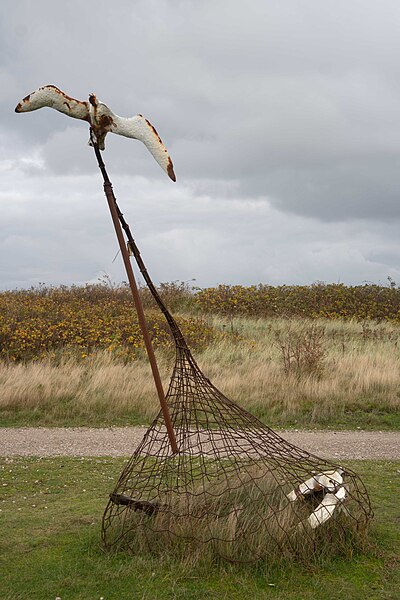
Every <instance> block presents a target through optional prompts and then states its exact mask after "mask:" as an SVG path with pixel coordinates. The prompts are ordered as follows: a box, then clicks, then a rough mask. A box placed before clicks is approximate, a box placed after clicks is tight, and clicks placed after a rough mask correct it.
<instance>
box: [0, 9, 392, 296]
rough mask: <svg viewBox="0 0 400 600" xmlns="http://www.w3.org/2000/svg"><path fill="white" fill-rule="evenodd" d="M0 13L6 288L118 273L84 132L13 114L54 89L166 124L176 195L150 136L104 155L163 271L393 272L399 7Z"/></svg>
mask: <svg viewBox="0 0 400 600" xmlns="http://www.w3.org/2000/svg"><path fill="white" fill-rule="evenodd" d="M0 16H1V17H2V18H1V19H0V22H1V23H2V25H1V26H0V57H1V59H0V60H1V62H0V169H1V171H0V175H1V177H2V184H3V185H2V192H1V195H0V199H1V202H2V215H3V219H2V231H1V244H2V248H3V256H4V253H5V252H6V253H7V256H10V254H12V259H11V260H10V259H9V258H8V259H7V261H6V262H5V266H4V268H3V267H2V281H3V282H4V283H3V284H2V285H3V287H4V286H5V287H7V286H9V285H11V286H12V285H24V282H25V283H31V282H34V281H37V280H42V279H47V280H48V281H50V280H51V281H63V282H72V281H78V280H79V281H85V280H90V279H93V277H96V273H98V272H99V273H100V272H101V271H102V270H106V269H109V270H110V271H111V272H112V273H113V274H114V275H115V277H116V278H117V279H118V277H119V278H121V277H123V273H122V270H121V269H120V268H119V267H118V266H117V261H116V263H114V264H110V261H111V260H112V258H110V257H111V256H114V254H115V253H114V250H115V243H114V241H113V237H112V232H110V227H109V223H108V221H107V216H106V215H104V206H103V205H102V208H101V210H102V211H103V213H102V214H103V217H101V218H100V216H99V220H97V217H96V218H95V219H93V213H92V212H91V211H95V210H98V208H99V205H98V202H101V200H100V198H99V192H100V194H101V183H100V178H99V174H98V173H96V170H97V167H96V163H95V160H94V156H93V151H92V150H91V149H90V148H88V147H87V146H86V142H87V137H88V132H87V126H86V124H84V123H81V122H75V121H73V120H70V119H67V118H66V117H65V116H64V115H60V114H59V113H56V112H55V111H52V110H50V109H44V110H40V111H37V112H35V113H30V114H23V115H18V114H15V113H14V112H13V109H14V106H15V105H16V103H17V101H19V100H20V99H21V98H22V97H23V96H25V95H26V94H27V93H29V92H30V91H32V90H34V89H35V88H37V87H38V86H39V85H42V84H46V83H53V84H55V85H58V86H59V87H61V88H62V89H64V90H65V91H66V92H67V93H69V94H71V95H73V96H75V97H77V98H80V99H85V98H86V97H87V95H88V93H89V92H91V91H94V92H96V93H97V95H98V96H99V97H100V98H101V99H102V100H104V101H105V102H106V103H107V104H109V105H110V107H111V108H112V109H113V110H114V111H115V112H117V113H118V114H121V115H132V114H135V113H137V112H142V113H143V114H145V115H146V116H147V117H148V118H149V119H150V120H151V121H152V122H153V123H154V125H155V126H156V127H157V129H158V130H159V133H160V134H161V137H162V138H163V140H164V141H165V143H166V145H167V147H168V148H169V150H170V152H171V155H172V157H173V159H174V163H175V166H176V173H177V176H178V183H177V184H176V185H175V186H173V185H172V184H171V183H170V182H169V181H168V180H166V178H165V175H164V173H163V172H162V171H161V170H160V169H159V167H158V165H157V164H156V163H155V162H154V161H153V159H152V158H151V156H150V155H149V154H148V152H147V150H146V149H145V148H144V146H143V145H141V144H140V143H139V142H132V141H131V140H126V139H123V138H119V137H118V136H112V135H109V136H108V138H107V150H106V153H105V160H106V162H107V166H108V167H109V169H110V174H111V175H112V178H113V179H114V181H115V184H116V185H115V187H116V191H117V194H118V197H119V198H120V200H121V203H122V204H125V203H127V206H128V207H130V206H131V202H133V201H134V203H135V205H136V206H137V212H136V210H135V211H134V213H133V219H134V220H135V228H136V227H137V231H139V232H141V234H142V237H141V239H142V243H143V244H144V247H145V249H146V252H147V253H148V256H149V258H150V260H151V261H152V263H153V264H154V267H153V269H152V271H153V272H154V273H155V278H158V279H161V280H164V281H165V280H168V279H177V278H182V279H189V278H192V277H197V278H198V279H199V280H201V282H202V284H207V283H210V282H213V283H217V282H219V281H232V282H234V281H238V282H242V283H251V282H253V283H254V282H257V281H261V280H265V281H266V280H268V281H272V282H274V283H279V282H283V281H285V282H286V283H290V282H301V281H306V282H311V281H313V280H314V279H325V280H338V279H342V280H346V281H358V282H359V281H362V280H364V279H370V280H378V279H381V280H382V279H385V277H386V276H387V275H388V274H390V275H391V276H393V277H394V278H396V276H397V274H398V266H399V264H400V263H399V260H398V259H399V252H398V250H397V245H396V223H398V220H399V216H400V215H399V206H400V203H399V201H398V198H399V195H400V184H399V178H398V163H399V157H400V136H399V135H398V131H399V129H400V112H399V110H398V106H399V101H400V83H399V82H400V65H399V62H398V59H397V57H398V54H399V49H400V48H399V46H400V41H399V36H398V27H397V23H398V20H399V17H400V5H399V4H398V3H397V2H394V1H389V0H384V1H383V2H381V3H379V5H378V3H375V2H372V1H363V2H361V0H353V1H351V2H348V1H344V0H339V1H338V2H335V3H333V4H328V3H321V2H319V1H318V0H312V1H309V2H307V3H303V2H298V1H296V0H292V1H288V2H285V3H282V2H280V1H279V2H278V0H276V1H272V2H268V3H267V2H264V1H261V0H259V1H255V2H252V3H250V4H248V5H246V6H244V5H243V3H240V2H236V1H234V2H232V1H230V2H228V0H216V1H214V2H202V3H197V2H193V1H185V2H183V1H177V0H175V1H173V0H170V1H167V0H153V1H147V0H146V1H145V0H138V1H135V2H133V3H132V2H128V0H125V1H121V2H119V3H118V6H115V5H111V4H110V3H109V2H106V1H105V0H100V1H99V2H96V3H90V2H89V3H81V2H78V1H77V0H71V1H70V2H69V3H68V4H66V5H63V6H62V7H61V6H59V5H58V4H57V3H54V2H50V0H42V1H41V2H40V3H31V2H28V1H27V0H22V1H21V2H18V3H13V2H11V0H5V1H4V2H3V3H2V5H1V6H0ZM141 196H143V199H142V198H141ZM55 206H56V207H57V210H56V212H53V211H54V210H55V209H54V207H55ZM38 207H39V208H40V214H39V216H38V215H37V212H36V211H37V210H38ZM80 211H82V213H81V212H80ZM80 214H82V217H80V216H79V215H80ZM94 214H96V213H94ZM99 214H100V213H99ZM39 217H40V218H39ZM81 218H82V219H83V222H85V223H87V224H88V223H89V222H90V221H91V227H88V226H85V227H82V222H81ZM25 221H26V223H25ZM24 223H25V224H24ZM100 223H102V225H101V226H100ZM27 224H29V227H28V228H27ZM92 226H93V227H92ZM17 229H18V231H17ZM54 229H55V230H57V234H56V233H55V232H54ZM18 232H19V233H18ZM20 235H22V236H24V237H23V239H24V240H25V241H24V244H22V245H21V244H20V238H19V237H18V236H20ZM282 236H283V237H282ZM98 240H101V241H100V242H99V241H98ZM15 246H17V249H16V250H15ZM24 246H25V248H26V250H28V253H27V255H24V252H25V250H24ZM99 246H100V249H99ZM66 247H68V250H69V252H68V254H65V253H64V250H63V249H65V248H66ZM12 249H14V251H12ZM82 253H84V256H85V260H82ZM23 256H25V259H23V258H22V257H23ZM299 256H301V260H299ZM27 258H28V259H29V263H30V266H26V265H25V263H26V261H27ZM40 273H42V276H40Z"/></svg>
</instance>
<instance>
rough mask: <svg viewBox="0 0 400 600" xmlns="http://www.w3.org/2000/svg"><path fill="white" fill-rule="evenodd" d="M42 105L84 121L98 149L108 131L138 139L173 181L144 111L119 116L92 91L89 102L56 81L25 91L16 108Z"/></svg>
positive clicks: (164, 151)
mask: <svg viewBox="0 0 400 600" xmlns="http://www.w3.org/2000/svg"><path fill="white" fill-rule="evenodd" d="M45 106H48V107H50V108H54V109H55V110H58V111H59V112H62V113H64V114H65V115H68V116H69V117H73V118H74V119H82V120H83V121H87V122H88V123H89V124H90V126H91V128H92V132H93V133H94V135H95V137H96V140H97V144H98V146H99V148H100V150H104V148H105V145H104V140H105V137H106V135H107V133H109V132H111V133H116V134H118V135H123V136H125V137H129V138H134V139H136V140H140V141H141V142H143V143H144V144H145V146H146V147H147V149H148V150H149V151H150V152H151V154H152V155H153V156H154V158H155V159H156V161H157V162H158V164H159V165H160V167H161V168H162V169H163V170H164V171H165V172H166V173H167V175H168V176H169V177H170V178H171V179H172V181H176V178H175V173H174V167H173V164H172V160H171V157H170V156H169V154H168V151H167V149H166V147H165V146H164V144H163V143H162V141H161V138H160V136H159V135H158V133H157V131H156V130H155V128H154V127H153V125H152V124H151V123H150V122H149V121H148V120H147V119H146V118H145V117H143V115H136V116H134V117H131V118H125V117H119V116H118V115H116V114H114V113H113V112H112V110H110V109H109V108H108V106H106V105H105V104H104V103H103V102H100V101H99V100H97V98H96V96H95V94H90V95H89V101H88V102H82V101H80V100H75V98H71V97H70V96H67V94H65V93H64V92H63V91H61V90H60V89H58V88H57V87H56V86H55V85H45V86H43V87H40V88H39V89H37V90H35V91H34V92H32V93H31V94H28V96H26V97H25V98H24V99H23V100H21V102H19V104H17V106H16V107H15V112H17V113H21V112H29V111H32V110H38V109H39V108H43V107H45ZM89 144H90V145H92V142H91V140H89Z"/></svg>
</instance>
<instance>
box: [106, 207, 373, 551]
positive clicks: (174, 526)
mask: <svg viewBox="0 0 400 600" xmlns="http://www.w3.org/2000/svg"><path fill="white" fill-rule="evenodd" d="M118 211H119V209H118ZM119 219H120V221H121V224H122V227H123V229H124V230H125V233H126V234H127V237H128V240H129V242H128V245H129V247H130V250H131V251H132V254H133V255H134V257H135V259H136V262H137V264H138V266H139V268H140V271H141V273H142V275H143V277H144V279H145V281H146V283H147V285H148V287H149V289H150V291H151V293H152V295H153V297H154V299H155V301H156V303H157V304H158V306H159V308H160V309H161V311H162V312H163V314H164V316H165V318H166V320H167V322H168V324H169V326H170V329H171V332H172V335H173V338H174V340H175V345H176V360H175V366H174V369H173V373H172V377H171V380H170V384H169V389H168V392H167V394H166V400H167V403H168V408H169V412H170V417H171V421H172V425H173V428H174V432H175V436H176V442H177V446H178V452H177V453H175V454H174V453H173V452H172V451H171V445H170V440H169V438H168V435H167V430H166V428H165V425H164V419H163V415H162V412H161V411H160V413H159V414H158V416H157V417H156V418H155V420H154V421H153V423H152V424H151V426H150V427H149V429H148V430H147V432H146V434H145V436H144V437H143V440H142V442H141V443H140V445H139V446H138V448H137V449H136V451H135V452H134V454H133V456H132V457H131V459H130V460H129V462H128V464H127V465H126V467H125V468H124V470H123V472H122V474H121V476H120V478H119V481H118V483H117V485H116V487H115V489H114V491H113V492H112V493H111V494H110V500H109V502H108V505H107V507H106V510H105V513H104V516H103V525H102V537H103V541H104V543H105V546H106V547H107V548H125V549H130V550H131V551H138V550H140V549H142V548H144V547H147V548H150V549H151V550H152V551H157V549H158V550H162V549H165V548H166V547H168V546H171V545H175V547H180V549H181V552H182V554H183V555H184V554H185V553H186V552H187V551H188V549H189V548H190V549H191V550H194V551H197V550H198V549H199V548H200V547H201V546H203V548H204V545H207V547H208V549H209V550H210V552H212V553H213V555H216V556H219V557H223V558H224V559H227V560H229V561H235V562H236V561H238V562H252V561H256V560H258V559H266V558H270V559H271V558H273V557H275V558H276V557H282V556H285V557H288V556H295V555H296V556H299V555H303V556H307V555H309V554H310V553H313V552H314V551H315V550H316V549H317V548H319V549H323V548H325V549H327V548H329V551H331V550H332V548H334V549H335V550H338V549H339V550H340V548H344V547H345V546H346V545H347V544H348V543H350V544H351V545H354V542H355V540H357V541H359V540H360V539H361V538H362V537H363V534H364V533H365V530H366V528H367V524H368V522H369V520H370V519H371V517H372V514H373V513H372V510H371V505H370V500H369V497H368V493H367V491H366V489H365V486H364V484H363V482H362V481H361V479H360V478H359V477H358V476H357V475H356V474H355V473H354V472H353V471H351V470H350V469H347V468H346V469H343V468H342V467H339V466H338V465H335V464H333V463H331V462H330V461H327V460H324V459H322V458H319V457H317V456H314V455H312V454H310V453H308V452H306V451H304V450H302V449H300V448H298V447H296V446H294V445H292V444H290V443H289V442H287V441H286V440H284V439H283V438H282V437H280V436H279V435H278V434H277V433H275V432H274V431H273V430H272V429H271V428H269V427H268V426H267V425H265V424H264V423H262V422H261V421H259V420H258V419H257V418H256V417H254V416H253V415H252V414H250V413H249V412H247V411H246V410H244V409H243V408H241V407H240V406H238V405H237V404H235V403H234V402H232V401H231V400H230V399H228V398H227V397H226V396H225V395H224V394H223V393H222V392H220V391H219V390H218V389H217V388H216V387H215V386H214V385H213V384H212V383H211V381H210V380H209V379H207V377H206V376H205V375H204V374H203V373H202V371H201V369H200V368H199V366H198V365H197V363H196V361H195V359H194V358H193V356H192V353H191V351H190V349H189V348H188V346H187V344H186V341H185V339H184V337H183V335H182V333H181V331H180V329H179V327H178V325H177V323H176V321H175V319H174V318H173V316H172V315H171V314H170V312H169V311H168V309H167V308H166V306H165V304H164V303H163V301H162V299H161V297H160V296H159V294H158V291H157V289H156V288H155V286H154V285H153V283H152V281H151V279H150V277H149V274H148V272H147V270H146V268H145V265H144V263H143V261H142V259H141V256H140V253H139V250H138V248H137V246H136V244H135V242H134V240H133V238H132V235H131V233H130V230H129V226H128V225H127V223H126V222H125V220H124V218H123V216H122V214H121V213H120V211H119Z"/></svg>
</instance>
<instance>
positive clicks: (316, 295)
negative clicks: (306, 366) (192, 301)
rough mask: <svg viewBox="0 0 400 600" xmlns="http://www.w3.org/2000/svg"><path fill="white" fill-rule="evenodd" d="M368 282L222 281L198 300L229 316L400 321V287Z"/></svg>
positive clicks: (216, 311) (201, 292) (206, 309)
mask: <svg viewBox="0 0 400 600" xmlns="http://www.w3.org/2000/svg"><path fill="white" fill-rule="evenodd" d="M389 282H390V285H389V286H388V287H384V286H380V285H373V284H366V285H358V286H345V285H343V284H329V285H327V284H325V283H317V284H314V285H307V286H306V285H296V286H290V285H282V286H278V287H273V286H270V285H258V286H256V285H253V286H250V287H244V286H241V285H219V286H218V287H216V288H206V289H204V290H200V291H198V293H197V295H196V302H197V303H198V304H199V305H200V306H201V308H202V309H203V310H204V311H206V312H209V313H218V314H223V315H226V316H232V315H246V316H257V317H307V318H310V319H318V318H325V319H345V320H351V319H353V320H357V321H364V320H376V321H378V322H382V321H390V322H394V323H399V322H400V289H399V288H398V287H396V284H395V282H394V281H393V280H391V279H389Z"/></svg>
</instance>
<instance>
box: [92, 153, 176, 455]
mask: <svg viewBox="0 0 400 600" xmlns="http://www.w3.org/2000/svg"><path fill="white" fill-rule="evenodd" d="M93 148H94V152H95V154H96V158H97V161H98V163H99V168H100V170H101V172H102V175H103V179H104V193H105V195H106V198H107V202H108V206H109V209H110V213H111V218H112V221H113V224H114V228H115V233H116V235H117V239H118V243H119V247H120V249H121V254H122V258H123V261H124V265H125V270H126V274H127V276H128V281H129V285H130V288H131V291H132V296H133V300H134V302H135V307H136V312H137V315H138V319H139V325H140V329H141V330H142V335H143V339H144V343H145V346H146V350H147V355H148V357H149V361H150V366H151V370H152V373H153V377H154V383H155V385H156V389H157V394H158V399H159V401H160V405H161V410H162V413H163V417H164V421H165V426H166V428H167V432H168V438H169V442H170V445H171V450H172V452H173V454H176V453H177V452H178V445H177V443H176V437H175V433H174V429H173V427H172V421H171V416H170V414H169V410H168V405H167V401H166V399H165V395H164V389H163V386H162V382H161V377H160V372H159V370H158V366H157V361H156V357H155V354H154V350H153V346H152V343H151V340H150V336H149V330H148V328H147V323H146V319H145V316H144V311H143V305H142V301H141V299H140V296H139V291H138V288H137V285H136V281H135V276H134V273H133V269H132V265H131V261H130V260H129V254H128V250H127V247H126V244H125V240H124V236H123V233H122V229H121V225H120V222H119V218H118V212H117V208H116V198H115V196H114V192H113V188H112V184H111V181H110V179H109V177H108V174H107V171H106V169H105V165H104V162H103V159H102V157H101V154H100V150H99V147H98V145H97V144H96V143H95V142H93Z"/></svg>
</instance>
